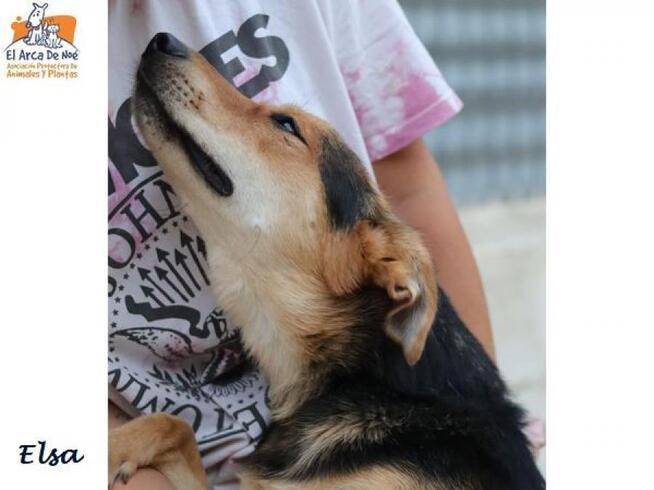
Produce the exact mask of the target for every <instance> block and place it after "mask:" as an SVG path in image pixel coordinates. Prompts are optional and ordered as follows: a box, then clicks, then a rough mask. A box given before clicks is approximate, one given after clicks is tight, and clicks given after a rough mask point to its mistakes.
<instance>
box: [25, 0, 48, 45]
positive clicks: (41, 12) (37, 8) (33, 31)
mask: <svg viewBox="0 0 654 490" xmlns="http://www.w3.org/2000/svg"><path fill="white" fill-rule="evenodd" d="M32 7H33V8H32V11H31V12H30V15H29V17H28V18H27V23H26V24H25V25H26V27H27V28H28V29H30V32H29V34H28V36H27V39H25V44H29V45H31V46H34V45H38V44H42V43H43V38H44V27H47V24H45V23H44V22H43V18H44V16H45V9H46V8H48V4H47V3H44V4H43V5H38V4H36V3H33V4H32Z"/></svg>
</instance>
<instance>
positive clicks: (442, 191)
mask: <svg viewBox="0 0 654 490" xmlns="http://www.w3.org/2000/svg"><path fill="white" fill-rule="evenodd" d="M373 168H374V171H375V175H376V177H377V181H378V182H379V187H380V188H381V190H382V192H383V193H384V195H385V196H386V197H387V199H388V200H389V202H390V204H391V207H392V208H393V210H394V211H395V213H396V214H397V215H398V216H399V217H400V218H401V219H402V220H404V221H405V222H406V223H408V224H410V225H411V226H413V227H414V228H416V229H417V230H418V231H419V232H420V233H421V234H422V236H423V239H424V241H425V244H426V245H427V248H428V249H429V252H430V253H431V256H432V259H433V261H434V264H435V267H436V272H437V275H438V280H439V283H440V285H441V286H442V287H443V289H444V290H445V291H446V292H447V294H448V295H449V296H450V299H451V301H452V304H453V305H454V307H455V308H456V309H457V311H458V312H459V315H460V316H461V318H462V319H463V321H464V322H465V323H466V325H467V326H468V328H469V329H470V331H471V332H472V333H473V334H474V335H475V336H476V337H477V339H478V340H479V341H480V342H481V344H482V345H483V346H484V348H485V349H486V352H487V353H488V354H489V355H490V356H491V358H492V359H493V360H494V359H495V348H494V345H493V334H492V331H491V325H490V318H489V315H488V308H487V306H486V299H485V296H484V290H483V286H482V283H481V278H480V275H479V270H478V268H477V263H476V261H475V258H474V256H473V254H472V250H471V248H470V244H469V242H468V239H467V237H466V235H465V232H464V230H463V227H462V226H461V222H460V221H459V217H458V215H457V212H456V209H455V208H454V205H453V204H452V201H451V199H450V197H449V195H448V193H447V189H446V187H445V181H444V179H443V176H442V174H441V172H440V169H439V168H438V165H437V164H436V162H435V160H434V158H433V157H432V155H431V153H430V152H429V150H428V149H427V147H426V145H425V144H424V143H423V141H422V140H421V139H420V140H417V141H415V142H413V143H412V144H410V145H409V146H407V147H405V148H403V149H402V150H399V151H398V152H396V153H393V154H392V155H389V156H388V157H386V158H383V159H381V160H378V161H376V162H375V163H374V164H373Z"/></svg>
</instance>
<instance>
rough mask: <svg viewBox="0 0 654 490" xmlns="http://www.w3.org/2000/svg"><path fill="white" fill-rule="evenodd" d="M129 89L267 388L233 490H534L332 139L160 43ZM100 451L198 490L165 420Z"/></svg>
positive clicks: (120, 465)
mask: <svg viewBox="0 0 654 490" xmlns="http://www.w3.org/2000/svg"><path fill="white" fill-rule="evenodd" d="M136 79H137V81H136V84H135V90H134V97H133V99H132V100H133V111H134V114H135V118H136V121H137V124H138V126H139V128H140V130H141V132H142V134H143V137H144V138H145V141H146V142H147V144H148V146H149V148H150V149H151V151H152V152H153V154H154V156H155V158H156V159H157V161H158V163H159V164H160V166H161V167H162V169H163V171H164V173H165V175H166V177H167V179H168V180H169V181H170V183H171V185H172V186H173V187H174V189H175V191H176V193H177V194H178V196H179V198H180V199H181V201H182V204H183V206H184V209H186V210H187V211H188V213H189V215H190V216H191V217H192V219H193V220H194V222H195V223H196V225H197V226H198V227H199V230H200V232H201V233H202V235H203V237H204V239H205V241H206V244H207V254H208V262H209V265H210V269H211V272H212V274H213V275H214V277H215V278H216V280H215V281H212V284H213V287H214V292H215V295H216V297H217V299H218V301H219V302H220V304H222V305H223V306H224V307H225V310H226V311H227V312H228V314H229V315H230V316H231V318H233V320H234V322H235V324H236V325H241V327H240V334H241V338H242V341H243V344H244V346H245V347H246V349H247V350H248V352H249V354H250V356H251V357H252V359H253V360H254V361H255V362H256V363H257V365H258V366H259V367H260V369H261V370H262V371H263V373H264V374H265V375H266V377H267V378H268V380H269V382H270V395H269V396H270V404H271V407H272V410H273V422H272V425H271V427H270V429H269V430H268V432H267V433H266V434H265V436H264V437H263V439H262V440H261V441H260V443H259V445H258V447H257V449H256V450H255V451H254V453H253V454H252V455H251V456H249V457H248V458H246V459H245V460H244V461H243V471H242V473H241V488H244V489H257V490H269V489H270V490H272V489H274V490H301V489H302V490H309V489H310V490H318V489H352V490H354V489H356V490H368V489H370V490H372V489H398V490H399V489H405V490H418V489H434V490H436V489H438V490H444V489H445V490H455V489H456V490H463V489H484V490H487V489H489V490H500V489H501V490H536V489H543V488H545V482H544V479H543V477H542V476H541V474H540V473H539V471H538V469H537V467H536V465H535V463H534V461H533V458H532V455H531V453H530V450H529V447H528V442H527V439H526V437H525V436H524V434H523V433H522V430H521V429H522V428H523V425H524V413H523V411H522V410H521V409H520V408H519V407H518V406H517V405H516V404H514V403H513V402H512V401H511V400H510V399H509V396H508V394H507V388H506V386H505V384H504V382H503V381H502V379H501V377H500V375H499V373H498V371H497V369H496V368H495V366H494V364H493V363H492V361H491V360H490V359H489V358H488V356H487V355H486V354H485V353H484V351H483V349H482V347H481V345H480V344H479V343H478V342H477V341H476V340H475V338H474V337H473V336H472V335H471V334H470V333H469V331H468V330H467V328H466V327H465V326H464V324H463V323H462V321H461V320H460V318H459V317H458V315H457V314H456V311H455V310H454V308H453V307H452V305H451V303H450V302H449V300H448V298H447V295H446V294H445V293H444V292H443V291H442V290H441V289H440V288H439V287H438V286H437V282H436V278H435V273H434V269H433V266H432V263H431V259H430V257H429V255H428V253H427V250H426V248H425V247H424V245H423V243H422V241H421V239H420V237H419V235H418V234H417V232H415V231H414V230H412V229H411V228H410V227H409V226H407V225H405V224H403V223H402V222H400V221H399V219H398V218H396V217H395V216H394V215H393V213H392V212H391V211H390V208H389V205H388V203H387V202H386V200H385V199H384V197H383V196H382V195H381V193H380V191H379V190H378V188H377V186H376V184H375V183H374V182H373V181H372V180H371V178H370V177H369V176H368V175H367V173H366V171H365V170H364V168H363V166H362V165H361V163H360V161H359V160H358V158H357V156H356V155H355V154H354V152H352V150H350V149H349V148H348V147H347V145H346V144H345V143H344V142H343V140H342V139H341V138H340V136H339V135H338V134H337V133H336V132H335V131H334V129H332V128H331V127H330V126H329V124H327V123H326V122H325V121H323V120H321V119H319V118H317V117H315V116H313V115H311V114H307V113H305V112H303V111H301V110H300V109H299V108H297V107H293V106H281V107H276V106H271V105H268V104H262V103H256V102H254V101H252V100H250V99H248V98H247V97H245V96H243V95H241V94H240V93H239V92H238V91H237V90H236V89H235V88H234V87H232V86H231V85H230V84H229V83H228V82H227V81H226V80H225V79H223V78H222V77H221V76H220V75H219V74H218V73H217V72H216V71H215V70H214V69H213V67H212V66H211V65H210V64H209V63H208V62H207V61H206V60H205V59H204V58H203V57H202V56H201V55H199V54H198V53H197V52H195V51H192V50H191V49H189V48H188V47H186V46H185V45H184V44H183V43H181V42H180V41H179V40H177V39H176V38H175V37H173V36H172V35H170V34H165V33H160V34H157V35H156V36H155V37H154V38H153V39H152V41H151V42H150V44H149V45H148V47H147V49H146V50H145V52H144V54H143V56H142V58H141V61H140V64H139V68H138V73H137V77H136ZM218 278H219V279H220V280H218ZM109 447H110V460H109V481H110V482H112V481H115V480H116V479H122V480H123V481H128V480H129V478H130V477H131V476H132V475H133V474H134V472H135V471H136V469H138V468H139V467H143V466H151V467H154V468H156V469H158V470H159V471H161V472H162V473H163V474H164V475H166V476H167V477H168V478H169V479H170V480H171V482H172V483H173V485H174V486H175V487H176V488H178V489H180V490H196V489H198V490H199V489H204V488H207V479H206V476H205V475H204V472H203V471H202V466H201V463H200V457H199V455H198V452H197V447H196V445H195V442H194V438H193V432H192V431H191V429H190V428H189V426H188V425H187V424H186V423H185V422H183V421H182V420H181V419H179V418H177V417H173V416H171V415H168V414H156V415H147V416H143V417H138V418H136V419H134V420H132V421H130V422H128V423H127V424H125V425H124V426H122V427H120V428H118V429H116V430H113V431H111V432H110V441H109Z"/></svg>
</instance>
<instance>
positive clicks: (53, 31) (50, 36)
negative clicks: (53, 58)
mask: <svg viewBox="0 0 654 490" xmlns="http://www.w3.org/2000/svg"><path fill="white" fill-rule="evenodd" d="M43 39H44V41H45V42H44V43H43V45H44V46H46V47H48V48H52V49H57V48H60V47H61V38H60V37H59V26H58V25H57V24H50V25H48V26H47V27H46V28H45V37H44V38H43Z"/></svg>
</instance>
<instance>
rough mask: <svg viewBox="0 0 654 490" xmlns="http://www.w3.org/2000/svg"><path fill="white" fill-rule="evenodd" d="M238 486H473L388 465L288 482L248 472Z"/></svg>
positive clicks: (371, 489) (282, 489)
mask: <svg viewBox="0 0 654 490" xmlns="http://www.w3.org/2000/svg"><path fill="white" fill-rule="evenodd" d="M241 490H473V489H472V487H470V486H469V485H466V484H464V483H459V482H449V483H446V484H445V483H434V482H426V481H423V480H421V479H419V478H417V477H413V476H410V475H404V474H400V473H398V472H397V471H394V470H393V469H390V468H382V467H379V466H375V467H372V468H368V469H365V470H363V471H360V472H358V473H357V474H355V475H348V476H342V477H335V478H326V479H323V480H319V481H313V482H306V483H305V482H303V483H288V482H280V481H265V482H264V481H260V480H257V479H255V478H252V477H251V476H250V475H247V474H246V475H243V476H242V478H241Z"/></svg>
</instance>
